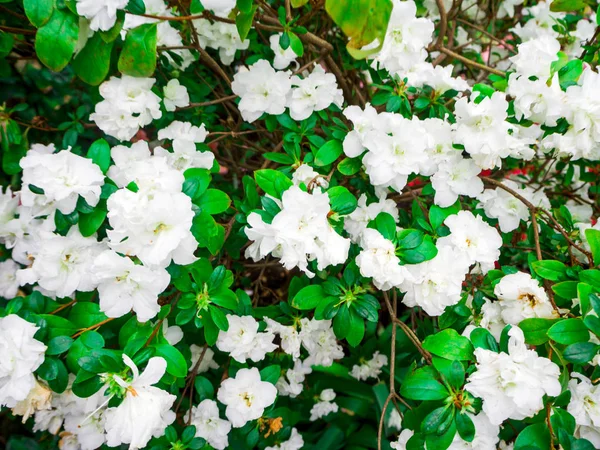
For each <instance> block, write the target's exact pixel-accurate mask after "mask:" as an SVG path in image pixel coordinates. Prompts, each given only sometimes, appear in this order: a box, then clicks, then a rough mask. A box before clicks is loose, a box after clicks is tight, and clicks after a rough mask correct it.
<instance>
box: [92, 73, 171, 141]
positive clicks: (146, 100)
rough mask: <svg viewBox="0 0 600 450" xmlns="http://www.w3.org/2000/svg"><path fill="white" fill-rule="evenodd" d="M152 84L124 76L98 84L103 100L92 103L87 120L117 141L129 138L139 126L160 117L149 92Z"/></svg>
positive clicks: (156, 101) (157, 102) (149, 80)
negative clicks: (93, 105) (92, 107)
mask: <svg viewBox="0 0 600 450" xmlns="http://www.w3.org/2000/svg"><path fill="white" fill-rule="evenodd" d="M154 81H155V80H154V78H136V77H130V76H128V75H123V76H122V77H121V78H117V77H111V78H110V80H108V81H105V82H104V83H102V84H101V85H100V95H101V96H102V97H103V98H104V100H103V101H101V102H100V103H96V109H95V111H94V113H93V114H90V120H92V121H94V122H95V123H96V125H97V126H98V128H100V129H101V130H102V131H104V132H105V133H106V134H108V135H110V136H113V137H115V138H117V139H119V140H121V141H127V140H129V139H131V138H132V137H133V136H135V134H136V133H137V132H138V131H139V129H140V127H144V126H146V125H148V124H149V123H150V122H152V120H153V119H160V118H161V117H162V112H161V111H160V97H159V96H158V95H156V94H155V93H154V92H152V90H151V89H152V86H153V85H154Z"/></svg>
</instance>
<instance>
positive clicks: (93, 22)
mask: <svg viewBox="0 0 600 450" xmlns="http://www.w3.org/2000/svg"><path fill="white" fill-rule="evenodd" d="M127 3H128V0H77V3H76V7H77V14H79V15H80V16H84V17H85V18H86V19H90V28H91V29H92V30H94V31H98V30H100V31H107V30H110V29H111V28H112V27H113V25H114V24H115V22H116V21H117V10H120V9H124V8H125V7H126V6H127Z"/></svg>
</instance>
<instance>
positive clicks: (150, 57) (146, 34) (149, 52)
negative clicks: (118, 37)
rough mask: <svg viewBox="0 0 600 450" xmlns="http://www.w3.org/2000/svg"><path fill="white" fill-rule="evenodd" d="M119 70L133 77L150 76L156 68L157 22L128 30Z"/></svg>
mask: <svg viewBox="0 0 600 450" xmlns="http://www.w3.org/2000/svg"><path fill="white" fill-rule="evenodd" d="M118 67H119V72H121V73H123V74H125V75H131V76H132V77H150V76H152V74H153V73H154V69H156V24H155V23H145V24H143V25H140V26H139V27H136V28H133V29H132V30H129V31H128V32H127V37H126V38H125V44H124V45H123V50H122V51H121V55H120V56H119V63H118Z"/></svg>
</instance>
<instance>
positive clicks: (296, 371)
mask: <svg viewBox="0 0 600 450" xmlns="http://www.w3.org/2000/svg"><path fill="white" fill-rule="evenodd" d="M310 373H312V367H311V366H310V363H305V362H303V361H301V360H300V359H296V360H295V361H294V367H292V368H291V369H288V370H287V371H286V373H285V376H284V375H282V376H281V377H280V378H279V380H277V384H276V385H275V387H276V388H277V392H279V395H284V396H289V397H291V398H295V397H297V396H298V395H300V393H301V392H302V391H303V389H304V385H303V383H304V380H305V378H306V375H309V374H310Z"/></svg>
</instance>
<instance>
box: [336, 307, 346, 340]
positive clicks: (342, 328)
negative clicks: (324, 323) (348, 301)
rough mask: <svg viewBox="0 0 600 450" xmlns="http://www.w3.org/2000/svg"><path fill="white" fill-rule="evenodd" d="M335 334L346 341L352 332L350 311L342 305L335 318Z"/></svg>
mask: <svg viewBox="0 0 600 450" xmlns="http://www.w3.org/2000/svg"><path fill="white" fill-rule="evenodd" d="M333 332H334V333H335V335H336V337H337V338H338V339H344V338H345V337H346V336H347V335H348V333H349V332H350V310H349V309H348V306H347V305H342V306H341V307H340V309H339V310H338V313H337V314H336V315H335V317H334V318H333Z"/></svg>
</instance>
